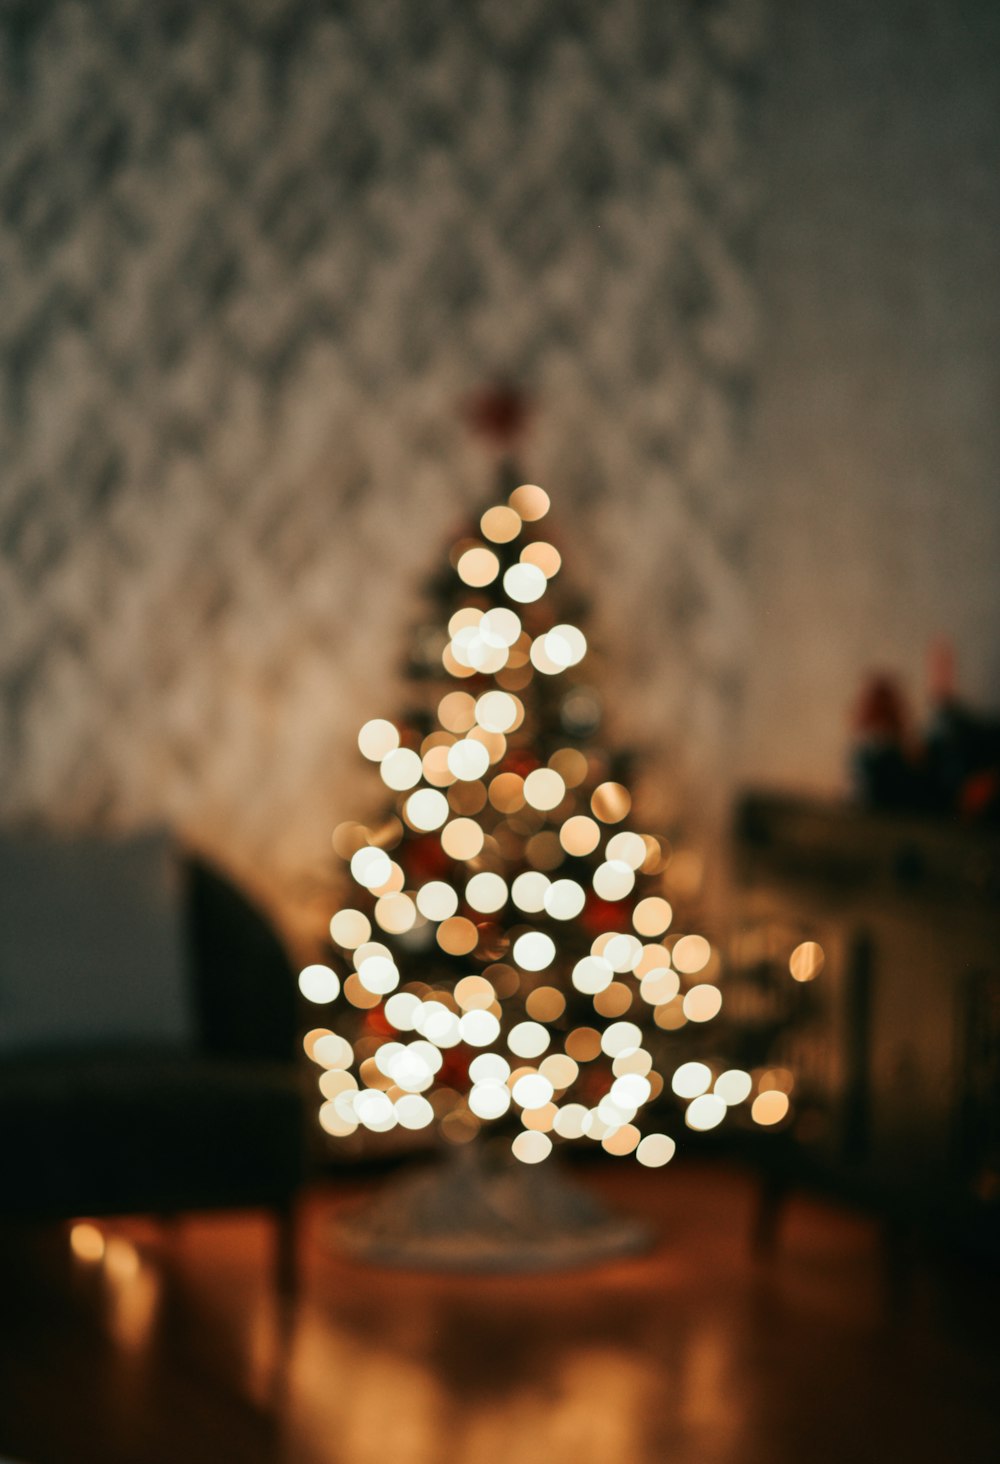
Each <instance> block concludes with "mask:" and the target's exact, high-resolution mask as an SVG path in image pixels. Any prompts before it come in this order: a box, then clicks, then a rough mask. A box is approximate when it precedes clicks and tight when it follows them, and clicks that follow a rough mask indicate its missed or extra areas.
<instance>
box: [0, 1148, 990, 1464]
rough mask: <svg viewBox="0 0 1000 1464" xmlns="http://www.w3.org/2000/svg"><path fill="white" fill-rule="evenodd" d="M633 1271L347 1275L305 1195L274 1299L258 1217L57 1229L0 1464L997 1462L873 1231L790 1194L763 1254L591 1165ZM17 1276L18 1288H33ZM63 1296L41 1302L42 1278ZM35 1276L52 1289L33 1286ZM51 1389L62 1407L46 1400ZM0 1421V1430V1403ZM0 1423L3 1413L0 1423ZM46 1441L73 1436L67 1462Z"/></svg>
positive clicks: (982, 1385)
mask: <svg viewBox="0 0 1000 1464" xmlns="http://www.w3.org/2000/svg"><path fill="white" fill-rule="evenodd" d="M589 1182H591V1183H594V1184H595V1185H597V1187H599V1188H601V1189H602V1190H604V1192H605V1193H606V1195H608V1196H609V1197H611V1196H613V1197H614V1198H615V1200H616V1201H617V1203H618V1205H619V1207H620V1208H623V1209H625V1210H626V1211H631V1212H632V1213H635V1214H640V1215H645V1216H647V1217H649V1218H651V1219H653V1220H654V1222H655V1223H657V1224H658V1226H659V1227H660V1231H661V1239H660V1242H659V1243H658V1245H657V1247H656V1248H655V1250H654V1251H653V1252H652V1253H650V1254H648V1255H645V1256H642V1257H638V1258H630V1259H627V1260H621V1261H617V1262H614V1263H609V1264H605V1265H602V1266H600V1267H595V1268H592V1269H590V1270H579V1271H575V1272H567V1273H563V1274H556V1275H540V1276H511V1277H499V1276H478V1277H477V1276H472V1277H468V1276H459V1275H435V1274H421V1273H418V1272H406V1271H392V1270H385V1269H378V1268H375V1267H365V1266H362V1265H359V1264H357V1263H356V1262H354V1261H352V1260H350V1259H348V1258H347V1257H345V1256H343V1255H341V1254H339V1253H338V1252H337V1250H336V1248H335V1246H334V1245H333V1244H332V1241H331V1235H330V1231H331V1216H332V1215H333V1213H334V1212H335V1210H336V1208H337V1206H338V1205H340V1204H341V1203H343V1195H344V1191H345V1187H327V1188H326V1189H324V1190H322V1191H319V1192H317V1193H315V1194H314V1195H312V1196H311V1197H310V1198H309V1200H308V1201H307V1203H306V1205H305V1207H304V1214H303V1224H302V1231H301V1235H302V1282H301V1288H300V1294H299V1299H298V1301H297V1304H296V1305H295V1307H294V1309H293V1310H292V1311H291V1312H287V1311H284V1312H283V1310H282V1308H281V1307H280V1306H279V1305H278V1302H277V1298H276V1294H275V1292H274V1290H273V1287H272V1286H271V1284H270V1282H271V1273H270V1271H269V1268H268V1260H269V1253H270V1242H271V1235H270V1231H269V1228H268V1225H267V1223H266V1222H265V1221H264V1220H263V1219H262V1218H260V1217H259V1216H228V1217H227V1216H216V1217H189V1218H187V1219H184V1220H182V1221H180V1222H178V1224H177V1225H176V1226H172V1227H168V1228H167V1229H166V1230H164V1229H163V1228H162V1227H157V1226H155V1225H154V1224H152V1223H151V1222H148V1221H135V1222H128V1221H123V1222H117V1223H115V1224H114V1225H110V1226H104V1227H102V1228H101V1235H100V1236H98V1237H96V1238H95V1237H94V1236H93V1235H90V1234H86V1233H85V1234H83V1235H82V1236H80V1237H79V1243H78V1245H76V1246H74V1252H73V1253H72V1254H71V1253H70V1250H69V1246H68V1237H67V1236H66V1235H64V1236H63V1239H62V1245H63V1251H62V1254H63V1257H64V1264H65V1266H66V1268H67V1269H66V1271H65V1275H64V1279H63V1280H62V1281H60V1280H59V1278H58V1276H56V1278H55V1280H53V1278H52V1276H51V1275H50V1276H49V1277H48V1279H47V1280H46V1281H45V1285H46V1286H47V1287H48V1288H49V1289H48V1295H47V1303H48V1304H49V1305H50V1307H51V1306H52V1305H53V1304H55V1305H57V1306H62V1307H64V1310H63V1312H62V1314H61V1316H60V1320H59V1323H58V1325H57V1326H56V1325H54V1324H53V1321H52V1317H51V1316H47V1315H45V1313H44V1311H43V1310H42V1309H40V1307H39V1305H38V1303H37V1301H36V1300H35V1295H36V1293H35V1292H34V1291H33V1290H32V1287H33V1286H34V1284H35V1283H34V1282H30V1283H28V1282H25V1286H24V1289H23V1297H22V1301H23V1303H24V1305H25V1308H26V1309H25V1310H24V1312H23V1314H20V1315H19V1314H18V1313H17V1312H16V1310H15V1312H14V1313H13V1314H12V1321H11V1324H10V1325H9V1326H8V1327H7V1328H6V1329H0V1455H2V1454H3V1453H5V1452H8V1453H11V1454H13V1455H14V1456H15V1457H17V1456H20V1457H24V1458H30V1459H31V1460H32V1464H49V1461H50V1460H51V1461H52V1464H58V1461H60V1460H61V1459H63V1458H72V1460H73V1464H98V1461H99V1464H161V1461H162V1464H167V1461H169V1464H177V1461H178V1460H180V1461H181V1464H220V1461H226V1464H228V1461H229V1460H230V1459H231V1460H233V1461H234V1464H618V1461H622V1464H666V1461H669V1464H802V1461H808V1464H844V1461H850V1464H856V1461H857V1464H867V1461H869V1460H870V1461H872V1464H874V1461H875V1460H878V1461H879V1464H887V1461H890V1460H891V1461H895V1460H897V1459H899V1460H902V1459H905V1460H906V1461H907V1464H923V1461H927V1464H930V1461H932V1460H933V1461H934V1464H939V1461H940V1460H942V1459H950V1458H959V1457H961V1458H962V1460H963V1464H980V1461H982V1464H986V1461H989V1464H994V1461H995V1459H996V1458H997V1457H1000V1421H998V1419H997V1410H996V1402H995V1386H994V1381H993V1380H994V1377H995V1371H996V1357H995V1355H993V1356H990V1355H989V1354H988V1353H987V1352H986V1351H985V1350H984V1348H983V1345H982V1338H981V1337H978V1338H974V1337H972V1336H971V1335H967V1334H963V1333H962V1332H961V1331H956V1330H955V1329H954V1328H951V1327H948V1326H946V1325H944V1320H943V1314H942V1312H941V1310H940V1305H939V1303H940V1296H939V1295H938V1293H937V1292H936V1291H935V1288H934V1284H933V1283H932V1282H931V1280H930V1279H929V1277H928V1275H926V1274H923V1273H922V1274H921V1276H919V1277H918V1278H917V1279H918V1285H917V1287H916V1290H915V1294H914V1296H913V1298H912V1299H911V1304H910V1307H909V1309H908V1311H907V1313H906V1315H905V1316H904V1317H902V1318H899V1317H893V1316H892V1315H891V1314H890V1313H889V1312H887V1310H886V1306H885V1290H884V1285H883V1281H884V1278H883V1275H882V1271H881V1265H880V1256H879V1248H878V1244H877V1235H876V1231H875V1227H874V1226H873V1225H872V1224H871V1223H870V1222H868V1221H865V1220H862V1219H859V1218H857V1217H852V1216H850V1215H846V1214H844V1213H843V1212H838V1211H836V1210H833V1209H830V1208H829V1207H826V1206H822V1205H818V1204H817V1203H815V1202H809V1201H799V1202H796V1204H795V1205H794V1206H793V1208H792V1212H791V1213H790V1215H789V1224H788V1226H787V1227H786V1233H785V1237H784V1240H783V1242H782V1245H781V1247H780V1248H779V1251H778V1253H777V1255H776V1256H775V1257H774V1258H773V1259H772V1260H769V1261H760V1260H755V1259H754V1258H753V1256H752V1255H751V1253H750V1249H749V1243H748V1241H749V1234H750V1228H751V1217H752V1206H753V1199H754V1190H753V1186H752V1185H751V1184H750V1183H749V1182H748V1181H747V1180H745V1179H742V1178H740V1177H739V1176H738V1175H733V1174H727V1173H725V1172H720V1171H715V1170H700V1171H699V1170H696V1169H692V1170H682V1169H681V1168H680V1167H678V1169H677V1170H676V1172H675V1173H673V1174H668V1175H659V1174H650V1173H639V1172H638V1171H637V1170H635V1169H634V1168H629V1169H626V1168H625V1167H624V1166H622V1167H620V1168H618V1169H616V1170H612V1169H611V1168H610V1166H609V1167H608V1168H607V1169H605V1170H602V1171H600V1172H598V1173H595V1174H592V1175H590V1176H589ZM43 1279H45V1278H43ZM65 1285H68V1287H69V1291H68V1293H67V1295H66V1296H65V1297H64V1298H63V1300H62V1301H60V1300H59V1295H60V1293H59V1287H61V1286H65ZM53 1288H54V1289H53ZM62 1400H65V1402H66V1406H65V1408H64V1409H61V1408H60V1407H55V1406H53V1405H54V1404H55V1403H56V1402H59V1403H60V1404H61V1402H62ZM5 1410H6V1416H5ZM7 1424H16V1427H11V1428H8V1431H7V1433H6V1434H4V1433H3V1431H2V1430H3V1428H4V1426H6V1425H7ZM67 1438H70V1439H71V1440H72V1443H73V1448H72V1450H71V1452H67V1443H66V1440H67Z"/></svg>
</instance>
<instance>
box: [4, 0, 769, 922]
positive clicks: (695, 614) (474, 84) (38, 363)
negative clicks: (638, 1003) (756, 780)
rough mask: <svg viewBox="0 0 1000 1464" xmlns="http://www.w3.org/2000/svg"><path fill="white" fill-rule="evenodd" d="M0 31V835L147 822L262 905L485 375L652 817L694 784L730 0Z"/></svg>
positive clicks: (711, 715) (725, 371) (733, 538)
mask: <svg viewBox="0 0 1000 1464" xmlns="http://www.w3.org/2000/svg"><path fill="white" fill-rule="evenodd" d="M0 24H2V45H3V54H2V58H0V65H2V68H3V74H4V77H5V82H4V85H3V88H2V93H0V360H2V363H3V376H2V391H3V395H2V400H0V424H2V426H0V554H2V558H0V625H2V636H0V685H2V704H0V705H2V719H0V818H2V819H3V820H4V821H6V822H15V823H42V824H44V825H47V826H56V827H81V826H87V827H93V826H98V827H116V828H118V827H131V826H135V825H137V824H141V823H144V822H148V821H151V820H153V821H156V820H163V819H166V820H168V821H169V822H171V823H172V824H173V825H174V826H176V827H177V828H178V829H179V830H181V831H182V832H183V833H184V834H185V836H187V837H189V838H191V839H193V840H194V841H196V842H197V843H199V844H201V845H203V846H205V847H207V848H208V849H209V850H210V851H212V852H214V853H215V854H217V855H218V856H219V857H221V858H222V859H223V860H224V861H225V862H226V863H228V864H229V865H231V866H232V867H234V868H235V869H236V870H237V871H238V872H239V873H242V874H243V875H245V876H249V877H250V878H251V879H252V880H254V881H255V882H256V883H257V884H258V885H259V886H261V887H264V888H268V889H270V890H271V891H272V892H274V893H275V894H276V897H279V898H280V894H281V891H283V890H284V891H287V890H288V889H290V888H292V887H293V886H294V882H295V881H296V880H297V879H298V878H299V877H300V876H301V875H302V874H303V872H305V871H308V870H310V869H312V868H314V867H316V866H317V865H318V864H319V863H320V862H321V861H322V860H323V859H324V858H325V855H326V851H327V849H328V832H329V829H330V827H331V826H332V824H333V823H335V822H336V821H338V820H339V819H341V818H344V817H346V816H350V815H356V814H359V813H363V812H364V806H363V805H364V804H365V800H366V799H368V798H369V792H368V791H367V785H365V786H361V785H359V783H358V779H357V764H356V754H355V752H354V750H353V749H354V734H355V729H356V727H357V725H358V724H359V723H360V722H361V721H362V720H363V719H364V718H365V717H367V716H370V715H374V714H378V713H386V712H388V713H391V711H392V709H393V706H394V698H395V695H396V680H395V677H396V667H397V665H398V662H399V659H400V654H401V651H402V650H403V648H404V647H405V644H406V637H407V633H408V629H409V627H410V625H411V624H412V622H413V620H414V617H415V614H416V608H417V597H418V594H419V590H420V587H421V585H422V583H423V582H424V580H425V579H426V577H427V576H428V574H429V573H431V572H432V571H433V570H435V569H436V567H437V566H438V564H439V562H440V559H441V557H442V555H443V552H444V548H445V544H446V541H447V539H448V536H449V534H450V533H451V532H452V530H453V529H454V528H455V526H456V524H458V523H460V522H461V520H462V517H463V514H464V513H466V512H467V511H468V510H470V509H472V508H475V507H478V506H479V505H481V503H482V501H483V499H484V497H485V495H486V493H487V491H488V487H489V483H490V478H491V471H492V469H491V463H490V459H489V454H488V452H487V450H486V449H485V447H484V446H483V444H481V443H479V442H477V441H475V440H474V439H472V438H471V437H470V435H469V432H468V430H467V428H466V426H465V425H464V424H463V422H462V420H461V416H460V413H459V412H458V411H457V403H458V402H459V400H460V399H461V398H462V397H463V394H465V393H467V392H468V391H470V390H472V389H475V388H476V387H478V386H480V385H482V384H483V382H484V381H487V380H489V379H491V378H494V377H496V376H497V375H498V374H500V373H503V374H506V375H507V376H508V377H509V378H511V379H513V380H515V381H517V382H519V383H521V384H522V385H523V386H524V387H525V388H527V389H528V390H530V391H531V392H532V393H533V395H534V396H535V398H536V399H537V403H538V410H537V413H536V417H535V425H534V428H533V432H532V435H531V439H530V442H529V446H528V451H527V453H526V455H525V465H526V469H527V470H528V473H529V475H530V476H531V477H532V478H535V479H536V480H538V481H541V482H543V483H544V484H545V485H546V486H547V487H548V488H549V490H550V492H551V493H552V495H553V498H554V501H555V511H556V518H557V523H558V527H559V531H560V535H561V540H562V542H563V544H564V549H565V557H566V562H567V574H568V576H569V578H570V579H571V580H572V581H573V582H574V584H575V585H576V586H577V587H579V588H582V589H584V590H586V591H587V592H588V593H590V594H591V595H592V596H593V598H594V601H595V617H594V621H593V622H592V629H593V630H594V632H595V635H596V639H597V640H598V641H599V642H600V643H601V644H603V647H604V650H605V653H606V657H607V666H606V674H607V685H608V689H609V692H610V700H611V703H612V705H613V707H614V716H613V724H614V728H615V731H616V733H617V735H619V736H621V737H622V738H623V739H627V740H630V741H634V742H635V743H637V744H638V745H639V746H640V747H644V748H646V749H648V751H649V753H650V763H649V778H648V783H649V791H650V795H651V801H652V803H653V804H654V805H657V806H658V808H659V810H662V811H663V812H670V811H671V810H672V809H673V808H674V807H678V806H679V807H684V808H685V809H686V810H688V812H689V813H693V814H697V812H698V810H699V809H700V808H703V807H704V806H707V805H711V804H712V803H713V801H714V802H715V803H717V801H718V793H719V790H720V788H721V787H723V786H724V769H725V767H726V764H727V752H726V735H727V730H728V728H729V726H730V725H731V722H732V717H733V709H734V706H735V703H736V700H737V698H738V695H739V690H740V680H741V676H740V663H741V625H742V620H743V571H742V568H741V544H742V540H743V534H744V523H743V504H742V495H741V490H740V482H739V479H738V476H737V475H736V472H735V468H736V463H735V459H734V447H735V445H736V443H737V442H738V435H739V432H740V427H741V421H742V415H743V405H744V401H745V398H746V395H747V389H748V382H749V364H750V352H751V346H752V338H753V327H754V313H753V299H752V291H751V290H750V288H749V284H748V259H749V254H750V236H751V231H752V226H753V217H754V207H755V190H754V182H753V177H752V169H750V168H748V165H747V156H748V144H747V137H748V132H749V130H750V127H751V124H752V122H753V118H754V115H755V96H756V90H757V77H758V64H759V57H760V51H761V48H762V22H761V12H760V6H759V5H758V4H757V3H756V0H714V3H713V0H670V3H656V0H616V3H614V4H613V5H608V4H602V3H600V0H579V3H573V4H569V3H567V4H557V3H551V4H539V3H531V0H421V3H420V4H419V5H406V4H404V3H401V0H400V3H393V0H344V3H340V4H332V3H319V0H253V3H251V4H245V5H244V4H237V3H224V0H218V3H213V0H199V3H188V0H172V3H163V4H156V5H150V4H148V3H147V0H91V3H71V0H51V3H44V0H34V3H22V4H16V3H15V4H8V5H7V6H6V7H5V9H4V12H3V19H2V22H0ZM371 792H372V795H374V790H371ZM359 805H361V806H359Z"/></svg>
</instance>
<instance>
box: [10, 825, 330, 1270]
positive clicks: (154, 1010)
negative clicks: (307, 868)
mask: <svg viewBox="0 0 1000 1464" xmlns="http://www.w3.org/2000/svg"><path fill="white" fill-rule="evenodd" d="M0 887H2V891H0V926H2V927H3V928H2V930H0V1155H2V1161H0V1219H28V1218H31V1219H39V1220H41V1219H58V1218H70V1217H74V1216H79V1215H89V1216H110V1215H116V1214H129V1213H152V1214H157V1215H168V1214H169V1215H174V1214H177V1213H179V1212H182V1211H185V1210H208V1209H216V1208H237V1207H247V1208H250V1207H263V1208H267V1209H268V1210H270V1211H271V1212H272V1213H273V1214H274V1216H275V1218H276V1220H277V1222H278V1232H277V1233H278V1238H279V1248H278V1257H279V1277H280V1279H281V1281H282V1282H283V1283H285V1284H290V1280H291V1275H292V1258H293V1248H292V1220H293V1206H294V1200H295V1196H296V1192H297V1189H298V1187H299V1184H300V1182H301V1179H302V1176H303V1163H304V1144H303V1136H304V1103H303V1094H302V1088H301V1083H300V1078H299V1072H298V1068H297V1065H296V1062H295V1051H296V1025H297V1024H296V1002H297V997H296V987H295V980H294V973H293V971H292V968H291V966H290V964H289V961H288V957H287V955H286V953H285V951H284V948H283V946H282V944H281V942H280V941H279V940H278V938H277V936H276V934H275V932H274V930H273V929H272V927H271V926H270V924H269V923H268V922H267V921H266V920H265V919H264V917H263V916H262V915H261V913H260V912H259V911H258V910H257V909H256V908H255V907H254V906H253V905H252V904H251V903H250V902H249V901H248V900H247V899H246V898H245V897H244V896H243V895H242V894H241V893H240V892H239V891H238V890H237V889H236V887H235V886H234V885H233V884H232V883H231V882H230V881H229V880H227V879H226V878H225V877H224V876H223V875H222V874H221V873H219V872H218V871H217V870H215V869H213V868H211V867H210V866H209V865H207V864H205V863H204V862H202V861H201V860H198V859H195V858H191V857H183V856H180V855H178V854H177V853H176V852H175V851H174V850H173V848H172V847H171V846H170V845H169V843H168V841H167V840H165V839H164V838H163V837H162V836H145V837H144V838H142V837H140V838H138V839H131V840H121V841H117V842H115V843H114V844H108V843H105V842H98V841H87V843H86V844H81V843H80V842H79V841H77V842H75V843H73V844H72V845H67V844H62V845H53V844H41V843H38V842H35V841H32V842H30V843H26V842H25V841H23V840H16V841H14V840H10V839H5V840H3V841H2V846H0ZM39 888H41V889H43V890H45V891H46V892H47V893H48V909H47V911H39V914H42V913H45V914H47V924H48V928H47V929H45V930H44V931H40V930H39V929H38V928H37V926H36V925H33V924H32V923H31V922H30V918H29V917H30V907H31V905H32V903H34V904H35V905H38V903H39V901H38V890H39ZM32 890H34V893H32ZM25 901H27V904H28V906H29V909H28V910H25ZM5 907H6V908H5ZM116 923H117V924H118V925H119V926H120V929H119V930H118V932H117V934H116V932H115V929H114V926H115V925H116ZM53 924H54V927H55V928H52V927H53ZM109 925H110V926H112V929H111V930H109V929H108V927H109ZM16 927H20V930H21V939H20V947H21V948H19V940H18V937H17V934H16V932H15V934H13V935H12V928H16ZM25 930H27V931H28V932H29V938H28V942H27V943H28V945H29V946H30V947H31V949H30V950H25V949H23V947H24V944H25V941H24V931H25ZM102 942H103V945H104V947H106V952H105V954H104V956H103V958H102V954H101V946H102ZM95 947H96V948H97V949H95ZM24 963H28V965H29V966H33V967H34V969H33V970H32V971H31V972H30V981H31V983H32V987H31V989H30V990H28V989H27V984H26V983H27V978H26V971H25V967H24ZM109 966H111V967H114V968H115V970H114V972H113V974H112V975H111V976H110V977H109V976H107V972H108V967H109ZM88 982H89V983H90V986H89V988H88V985H87V983H88ZM47 983H51V1002H52V1003H53V1004H57V1003H59V1002H63V1003H65V1002H66V1001H67V991H69V992H70V993H71V995H72V999H71V1000H70V1001H69V1006H70V1007H74V1004H75V1005H76V1006H77V1007H78V1013H77V1017H76V1020H75V1022H74V1020H73V1017H72V1013H70V1014H63V1015H61V1014H60V1012H59V1010H58V1009H57V1010H54V1011H53V1012H52V1013H51V1017H50V1019H49V1021H48V1024H47V1023H46V1014H45V1012H44V1011H43V1010H42V1007H44V1000H45V991H46V985H47ZM67 983H69V984H68V985H67ZM152 987H157V988H158V991H152V990H150V988H152ZM88 992H91V993H92V994H93V1002H90V1003H88V1001H87V996H88ZM94 1003H96V1005H97V1007H98V1008H102V1009H103V1010H104V1012H105V1015H104V1017H103V1018H102V1017H101V1016H100V1012H98V1013H97V1014H96V1015H95V1014H94V1012H93V1010H92V1008H93V1004H94ZM5 1019H6V1026H5ZM102 1021H103V1027H102ZM109 1029H110V1030H109Z"/></svg>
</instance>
